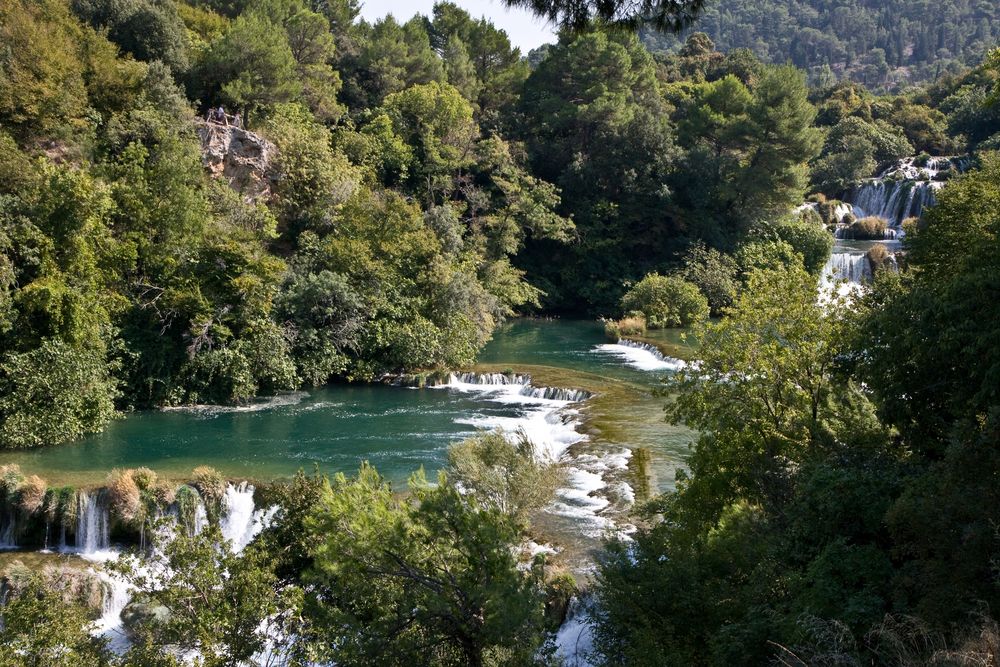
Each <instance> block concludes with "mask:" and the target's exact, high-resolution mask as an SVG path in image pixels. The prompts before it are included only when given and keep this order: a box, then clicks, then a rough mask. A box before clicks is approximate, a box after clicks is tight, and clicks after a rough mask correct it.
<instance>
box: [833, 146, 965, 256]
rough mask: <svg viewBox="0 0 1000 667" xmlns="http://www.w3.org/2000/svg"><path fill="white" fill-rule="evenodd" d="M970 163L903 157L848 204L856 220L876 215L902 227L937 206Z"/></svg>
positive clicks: (862, 186)
mask: <svg viewBox="0 0 1000 667" xmlns="http://www.w3.org/2000/svg"><path fill="white" fill-rule="evenodd" d="M918 163H919V164H918ZM968 164H969V161H968V158H954V157H925V158H924V160H923V161H922V162H921V161H920V160H918V158H916V157H908V158H903V159H902V160H899V161H898V162H897V163H896V164H895V165H893V166H892V167H890V168H888V169H886V170H885V171H884V172H882V173H881V174H879V176H878V177H877V178H872V179H868V180H866V181H864V182H862V183H859V184H858V185H857V186H855V187H854V188H853V189H852V190H851V191H850V192H849V193H848V196H847V198H846V201H848V202H849V203H850V204H851V206H852V207H853V209H854V210H853V213H854V216H855V217H856V218H859V219H860V218H865V217H869V216H875V217H878V218H882V219H883V220H885V221H886V222H888V223H889V225H890V227H896V228H898V227H899V226H900V225H901V224H902V223H903V221H904V220H906V219H907V218H919V217H920V216H921V215H922V214H923V211H924V209H926V208H927V207H929V206H933V205H934V202H935V199H936V194H937V191H938V190H939V189H940V188H942V187H943V186H944V181H945V180H946V179H947V178H948V177H949V176H950V175H952V174H955V173H961V172H962V171H964V170H965V169H966V168H968ZM838 238H847V237H838ZM886 238H890V237H888V236H887V237H886ZM892 238H895V236H893V237H892Z"/></svg>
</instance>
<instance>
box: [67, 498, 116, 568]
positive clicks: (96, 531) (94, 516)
mask: <svg viewBox="0 0 1000 667" xmlns="http://www.w3.org/2000/svg"><path fill="white" fill-rule="evenodd" d="M76 498H77V510H76V511H77V514H76V516H77V520H76V548H77V551H79V552H80V553H82V554H84V555H87V554H95V553H97V552H99V551H107V549H108V547H109V546H110V544H111V540H110V521H109V513H108V503H107V498H106V496H105V494H104V493H103V492H101V491H93V492H89V493H88V492H87V491H80V492H79V493H78V494H77V497H76Z"/></svg>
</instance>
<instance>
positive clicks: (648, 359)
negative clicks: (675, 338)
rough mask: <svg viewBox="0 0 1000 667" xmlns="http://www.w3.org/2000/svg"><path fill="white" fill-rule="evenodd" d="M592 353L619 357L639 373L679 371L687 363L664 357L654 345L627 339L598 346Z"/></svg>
mask: <svg viewBox="0 0 1000 667" xmlns="http://www.w3.org/2000/svg"><path fill="white" fill-rule="evenodd" d="M594 352H601V353H607V354H613V355H615V356H617V357H621V358H622V359H624V360H625V363H626V364H627V365H629V366H632V367H633V368H638V369H639V370H641V371H663V370H669V371H679V370H681V369H682V368H684V367H685V366H687V363H686V362H684V361H681V360H680V359H674V358H673V357H668V356H666V355H665V354H663V353H662V352H660V350H659V349H658V348H657V347H656V346H655V345H650V344H649V343H640V342H638V341H634V340H629V339H627V338H619V339H618V342H617V343H606V344H604V345H598V346H597V347H595V348H594Z"/></svg>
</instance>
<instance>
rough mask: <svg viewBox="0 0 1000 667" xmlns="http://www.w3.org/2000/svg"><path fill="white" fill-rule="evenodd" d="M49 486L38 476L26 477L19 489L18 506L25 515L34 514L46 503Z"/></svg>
mask: <svg viewBox="0 0 1000 667" xmlns="http://www.w3.org/2000/svg"><path fill="white" fill-rule="evenodd" d="M46 491H47V485H46V484H45V480H44V479H42V478H41V477H39V476H38V475H31V476H30V477H25V478H24V481H23V482H21V486H20V487H18V489H17V506H18V508H20V510H21V511H22V512H24V513H25V514H34V513H35V512H37V511H38V510H39V509H41V507H42V503H44V502H45V492H46Z"/></svg>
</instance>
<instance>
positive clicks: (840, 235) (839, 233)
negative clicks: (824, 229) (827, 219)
mask: <svg viewBox="0 0 1000 667" xmlns="http://www.w3.org/2000/svg"><path fill="white" fill-rule="evenodd" d="M901 234H902V232H901V231H900V230H899V229H894V228H892V227H887V228H886V230H885V231H884V232H883V233H882V240H883V241H895V240H897V239H898V238H899V237H900V235H901ZM854 237H855V233H854V232H853V231H852V230H851V226H850V225H837V228H836V229H835V230H833V238H835V239H837V240H840V241H853V240H854ZM864 240H870V239H864Z"/></svg>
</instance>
